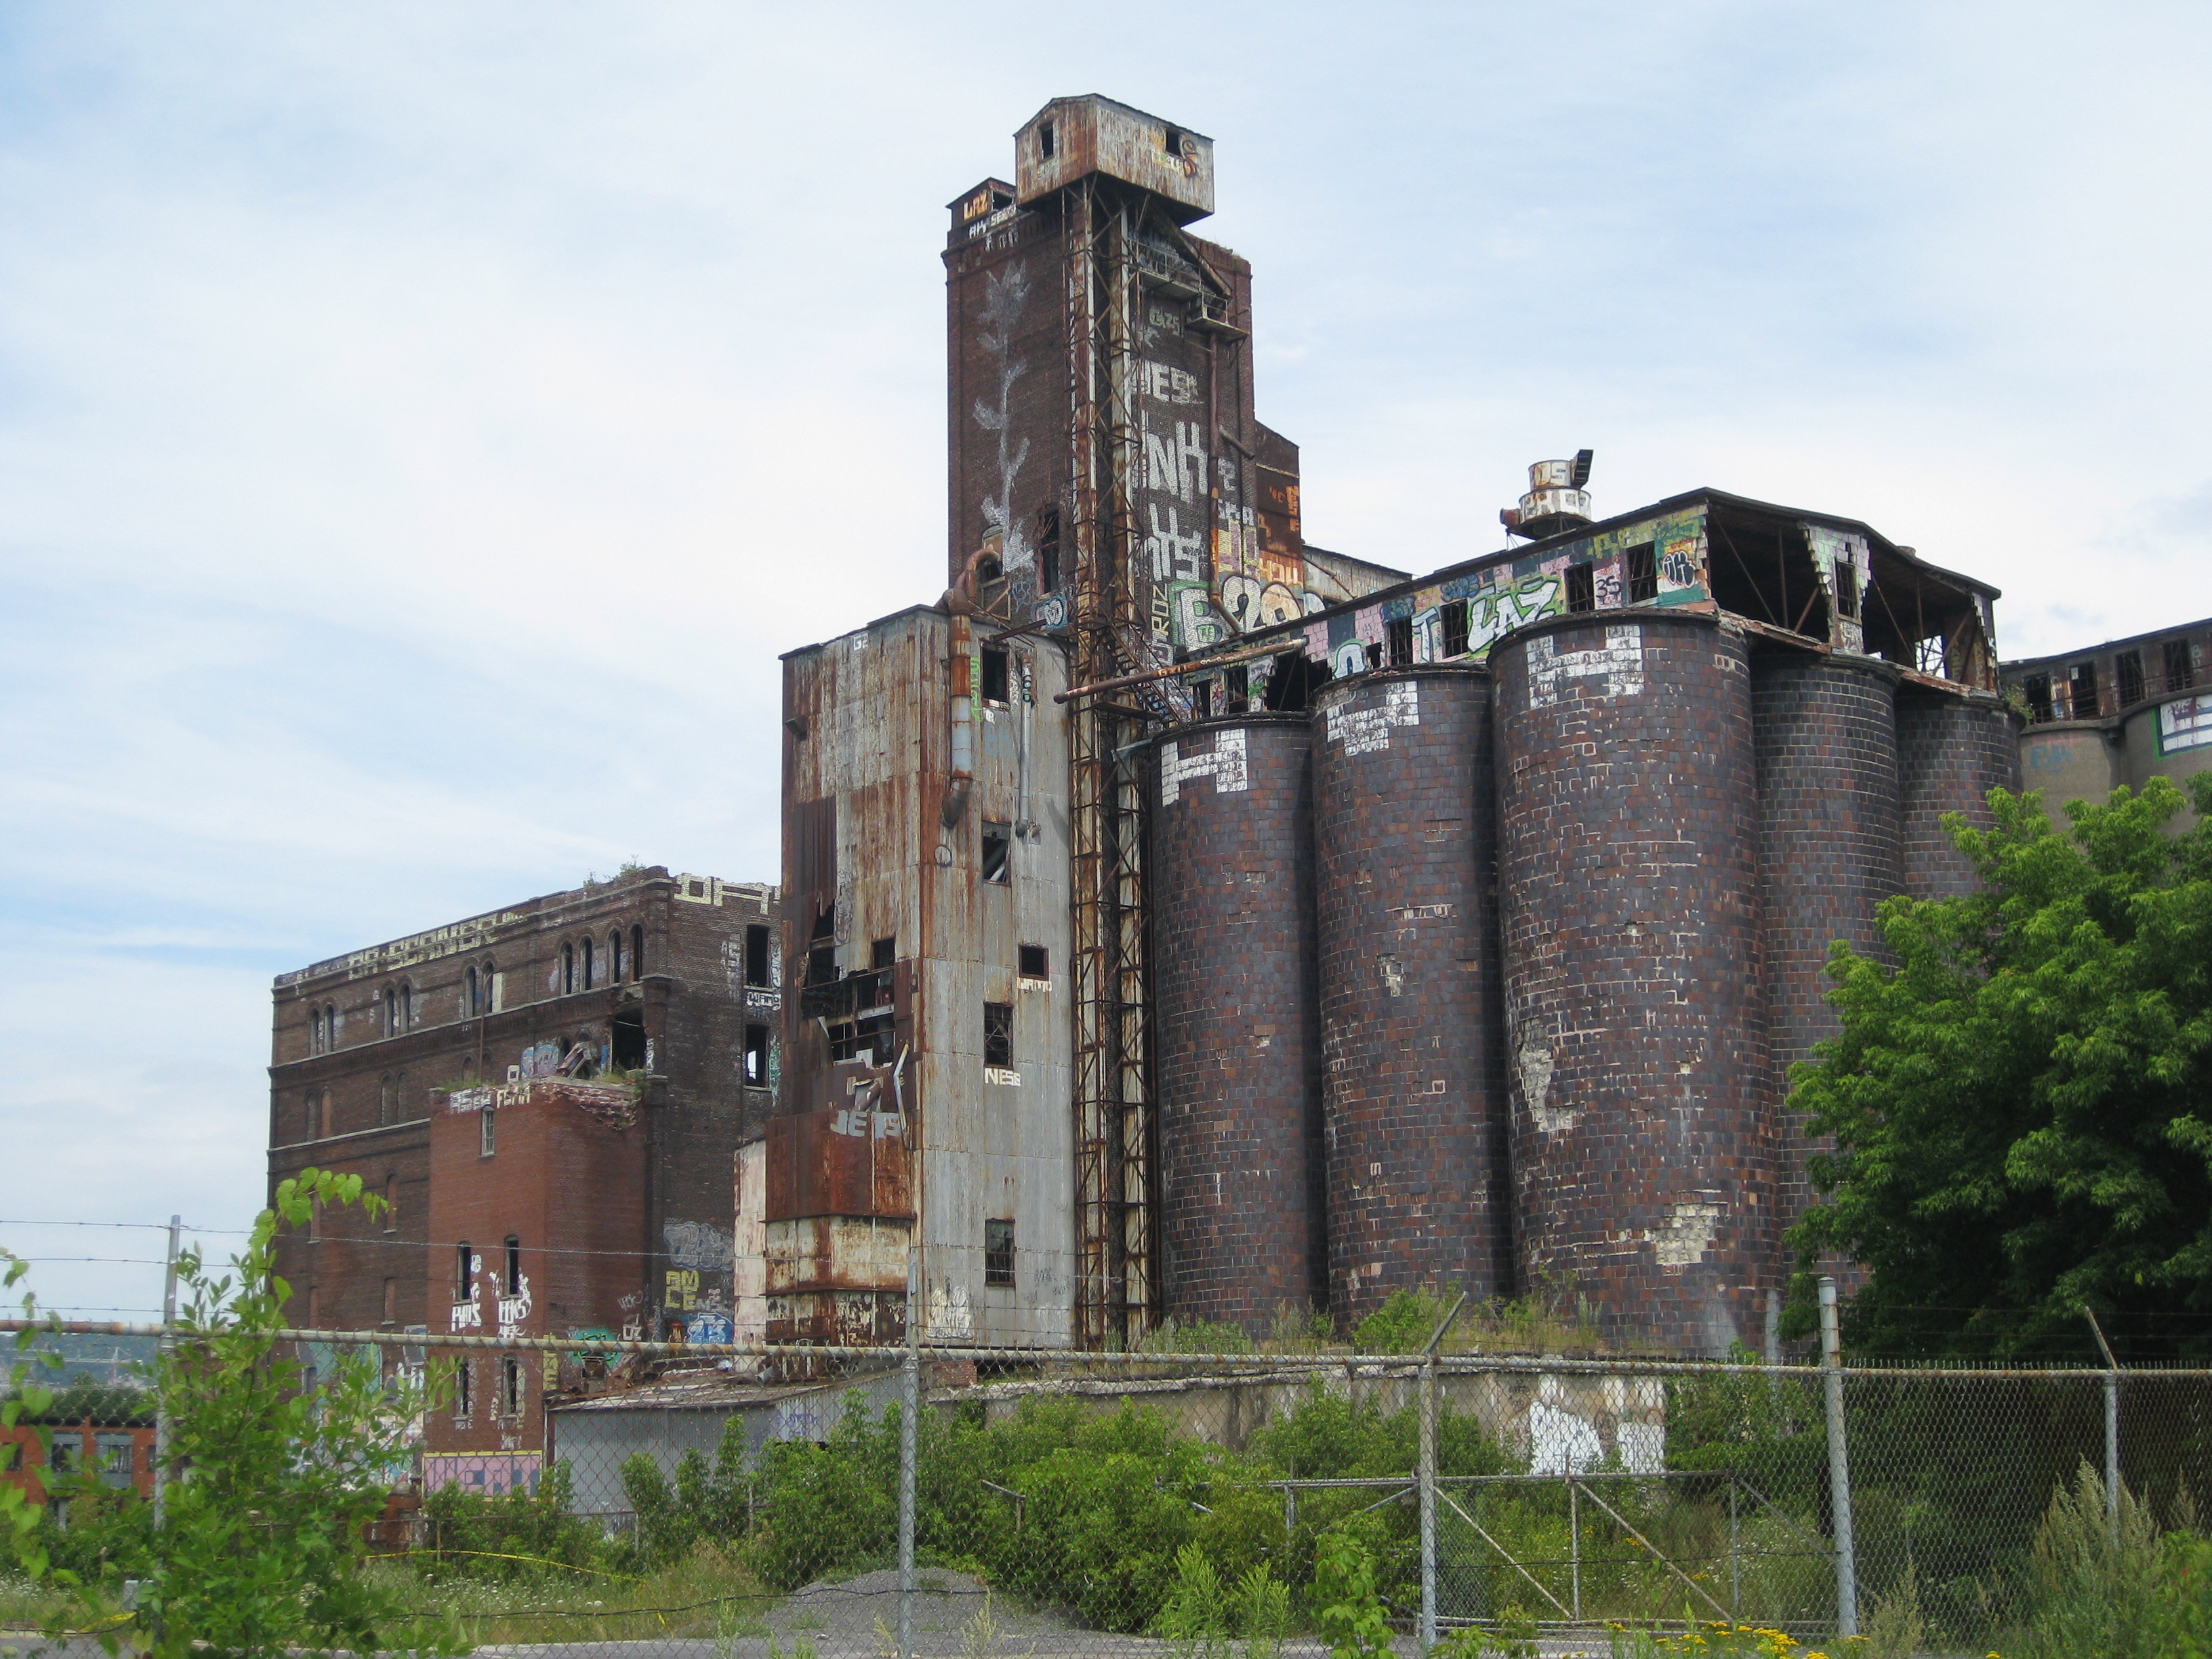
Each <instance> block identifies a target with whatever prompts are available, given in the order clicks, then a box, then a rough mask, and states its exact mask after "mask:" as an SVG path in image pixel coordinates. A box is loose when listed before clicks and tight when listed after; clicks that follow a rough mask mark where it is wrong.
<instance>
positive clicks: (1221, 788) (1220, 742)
mask: <svg viewBox="0 0 2212 1659" xmlns="http://www.w3.org/2000/svg"><path fill="white" fill-rule="evenodd" d="M1192 778H1212V780H1213V793H1215V794H1217V795H1227V794H1233V793H1238V792H1241V791H1243V790H1244V789H1246V788H1248V787H1249V772H1248V770H1247V769H1246V767H1245V763H1244V733H1243V731H1241V730H1239V729H1237V728H1236V727H1233V726H1232V727H1230V728H1228V729H1226V730H1224V731H1219V732H1215V733H1214V734H1213V752H1212V753H1211V754H1207V755H1188V756H1187V755H1184V754H1183V753H1182V750H1181V747H1180V745H1178V744H1176V740H1175V739H1174V738H1169V739H1167V740H1166V741H1165V742H1164V743H1162V744H1160V805H1163V806H1173V805H1175V804H1176V801H1177V800H1179V799H1182V786H1183V784H1184V783H1185V782H1186V781H1188V780H1190V779H1192Z"/></svg>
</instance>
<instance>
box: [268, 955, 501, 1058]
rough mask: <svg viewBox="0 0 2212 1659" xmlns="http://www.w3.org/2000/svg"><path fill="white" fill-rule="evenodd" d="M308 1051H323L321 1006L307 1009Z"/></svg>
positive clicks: (313, 1052) (318, 1052)
mask: <svg viewBox="0 0 2212 1659" xmlns="http://www.w3.org/2000/svg"><path fill="white" fill-rule="evenodd" d="M473 971H474V970H473V969H471V972H473ZM307 1052H308V1053H309V1054H320V1053H322V1052H323V1011H322V1010H321V1009H319V1008H310V1009H309V1010H308V1011H307Z"/></svg>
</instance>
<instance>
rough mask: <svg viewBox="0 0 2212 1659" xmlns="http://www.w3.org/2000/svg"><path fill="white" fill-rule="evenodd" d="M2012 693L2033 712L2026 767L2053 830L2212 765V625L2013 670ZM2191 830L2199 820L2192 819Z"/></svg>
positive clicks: (2187, 626) (2009, 671)
mask: <svg viewBox="0 0 2212 1659" xmlns="http://www.w3.org/2000/svg"><path fill="white" fill-rule="evenodd" d="M2003 677H2004V686H2005V691H2006V695H2007V696H2009V697H2010V698H2011V699H2012V700H2013V702H2014V705H2015V707H2016V708H2019V709H2021V711H2022V712H2023V713H2025V714H2026V715H2027V721H2028V729H2027V734H2026V735H2025V736H2024V737H2023V738H2021V771H2022V774H2023V775H2024V777H2025V779H2026V781H2027V787H2029V788H2031V789H2040V790H2042V791H2043V804H2044V806H2045V809H2046V810H2047V811H2049V812H2050V814H2051V822H2052V823H2065V822H2066V817H2065V806H2066V803H2067V802H2068V801H2069V800H2102V799H2104V798H2105V797H2106V795H2107V794H2109V793H2111V792H2112V790H2113V789H2115V788H2117V787H2119V786H2120V785H2122V784H2126V785H2127V786H2128V787H2130V788H2133V789H2137V790H2140V789H2141V788H2142V786H2143V784H2144V782H2145V781H2147V780H2148V779H2149V778H2150V777H2152V776H2154V775H2163V776H2166V777H2169V778H2174V779H2177V780H2178V779H2180V778H2184V777H2186V776H2188V775H2190V774H2191V773H2193V772H2201V771H2203V770H2204V769H2205V768H2207V767H2208V766H2212V617H2208V618H2206V619H2205V620H2203V621H2202V622H2193V623H2182V624H2180V625H2179V626H2177V627H2173V628H2165V629H2159V630H2157V631H2156V632H2154V633H2149V634H2138V635H2135V636H2134V637H2133V638H2132V639H2125V640H2112V641H2106V643H2105V644H2103V645H2099V646H2092V647H2090V648H2089V649H2087V650H2086V651H2069V652H2064V653H2058V654H2057V655H2053V656H2048V657H2032V658H2027V659H2022V660H2021V661H2019V662H2008V663H2007V664H2005V665H2004V667H2003ZM2183 821H2184V822H2185V823H2186V822H2189V821H2191V815H2189V814H2184V818H2183Z"/></svg>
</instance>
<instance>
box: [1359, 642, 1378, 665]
mask: <svg viewBox="0 0 2212 1659" xmlns="http://www.w3.org/2000/svg"><path fill="white" fill-rule="evenodd" d="M1361 649H1362V652H1363V653H1364V655H1365V656H1366V658H1367V665H1368V666H1369V667H1370V668H1380V667H1381V666H1382V665H1383V647H1381V646H1379V645H1369V646H1364V647H1361Z"/></svg>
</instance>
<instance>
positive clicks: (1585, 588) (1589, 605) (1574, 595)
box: [1567, 564, 1597, 611]
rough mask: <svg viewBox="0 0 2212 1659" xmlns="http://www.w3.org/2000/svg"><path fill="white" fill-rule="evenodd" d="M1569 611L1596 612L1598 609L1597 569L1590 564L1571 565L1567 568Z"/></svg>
mask: <svg viewBox="0 0 2212 1659" xmlns="http://www.w3.org/2000/svg"><path fill="white" fill-rule="evenodd" d="M1567 609H1568V610H1570V611H1595V610H1596V609H1597V567H1596V566H1595V565H1589V564H1571V565H1569V566H1568V567H1567Z"/></svg>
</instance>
